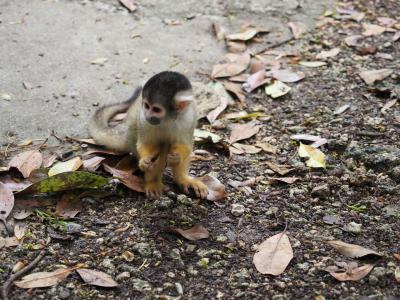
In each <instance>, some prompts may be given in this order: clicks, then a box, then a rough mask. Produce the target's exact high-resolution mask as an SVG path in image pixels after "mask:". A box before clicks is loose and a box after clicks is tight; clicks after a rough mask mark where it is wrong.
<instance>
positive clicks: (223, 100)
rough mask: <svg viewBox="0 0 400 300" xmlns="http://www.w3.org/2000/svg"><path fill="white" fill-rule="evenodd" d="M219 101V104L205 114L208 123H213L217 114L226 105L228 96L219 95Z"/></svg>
mask: <svg viewBox="0 0 400 300" xmlns="http://www.w3.org/2000/svg"><path fill="white" fill-rule="evenodd" d="M220 101H221V102H220V104H219V105H218V106H217V107H216V108H215V109H214V110H212V111H210V112H209V113H208V114H207V120H208V122H210V124H212V123H214V121H215V120H216V119H217V118H218V116H219V115H220V114H221V113H222V112H223V111H224V110H225V109H226V108H227V107H228V98H226V97H221V98H220Z"/></svg>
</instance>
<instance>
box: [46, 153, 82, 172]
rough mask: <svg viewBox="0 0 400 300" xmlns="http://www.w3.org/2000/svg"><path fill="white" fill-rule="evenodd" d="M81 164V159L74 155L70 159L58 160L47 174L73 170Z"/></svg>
mask: <svg viewBox="0 0 400 300" xmlns="http://www.w3.org/2000/svg"><path fill="white" fill-rule="evenodd" d="M81 166H82V160H81V158H80V157H74V158H72V159H70V160H67V161H63V162H58V163H56V164H55V165H54V166H53V167H51V168H50V170H49V173H48V174H49V176H54V175H57V174H61V173H65V172H73V171H76V170H78V169H79V168H80V167H81Z"/></svg>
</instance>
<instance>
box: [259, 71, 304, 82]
mask: <svg viewBox="0 0 400 300" xmlns="http://www.w3.org/2000/svg"><path fill="white" fill-rule="evenodd" d="M267 76H271V77H273V78H275V79H277V80H279V81H282V82H297V81H300V80H302V79H303V78H304V77H305V75H304V73H303V72H293V71H290V70H272V71H269V72H268V73H267Z"/></svg>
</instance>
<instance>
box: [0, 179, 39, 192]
mask: <svg viewBox="0 0 400 300" xmlns="http://www.w3.org/2000/svg"><path fill="white" fill-rule="evenodd" d="M0 182H1V183H3V184H4V186H6V187H7V188H8V189H9V190H11V191H12V192H18V191H21V190H23V189H25V188H27V187H28V186H30V185H31V184H32V182H31V181H29V180H27V179H24V180H19V179H17V178H12V177H11V176H5V177H3V178H1V179H0Z"/></svg>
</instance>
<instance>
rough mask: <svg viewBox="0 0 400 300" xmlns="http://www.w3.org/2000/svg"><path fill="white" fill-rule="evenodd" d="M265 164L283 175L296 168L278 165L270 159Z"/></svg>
mask: <svg viewBox="0 0 400 300" xmlns="http://www.w3.org/2000/svg"><path fill="white" fill-rule="evenodd" d="M265 164H266V165H267V166H268V168H270V169H271V170H272V171H274V172H275V173H278V174H279V175H281V176H284V175H286V174H288V173H290V172H291V171H293V170H294V168H288V166H285V165H278V164H275V163H273V162H269V161H267V162H265ZM289 178H290V177H289Z"/></svg>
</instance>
